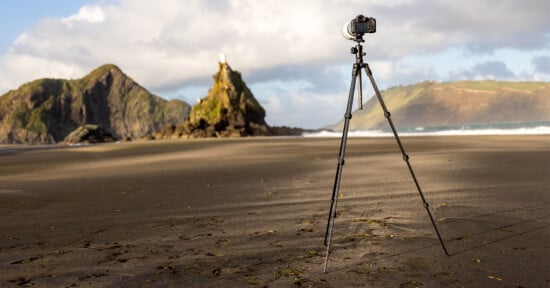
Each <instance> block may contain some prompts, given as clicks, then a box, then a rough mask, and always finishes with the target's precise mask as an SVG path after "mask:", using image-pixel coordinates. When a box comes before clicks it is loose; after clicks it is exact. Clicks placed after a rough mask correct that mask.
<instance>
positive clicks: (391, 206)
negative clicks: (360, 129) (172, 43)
mask: <svg viewBox="0 0 550 288" xmlns="http://www.w3.org/2000/svg"><path fill="white" fill-rule="evenodd" d="M339 144H340V140H339V139H336V138H333V139H311V138H246V139H228V140H193V141H151V142H135V143H121V144H106V145H96V146H83V147H57V146H55V148H53V149H49V148H45V147H41V148H32V147H25V146H2V147H0V287H19V286H22V287H293V286H302V287H550V241H549V239H550V136H548V135H545V136H468V137H464V136H461V137H407V138H403V144H404V146H405V148H406V150H407V152H408V153H409V155H410V156H411V164H412V166H413V168H414V169H415V172H416V175H417V177H418V179H419V182H420V185H421V186H422V188H423V190H424V193H425V196H426V199H427V201H428V202H429V203H430V205H431V207H430V209H431V211H432V213H433V215H434V218H435V220H436V221H437V224H438V225H439V229H440V231H441V234H442V236H443V239H444V241H445V243H446V245H447V248H448V250H449V252H450V254H451V256H449V257H447V256H445V254H444V253H443V250H442V248H441V246H440V244H439V242H438V240H437V238H436V235H435V233H434V231H433V227H432V226H431V223H430V222H429V218H428V216H427V214H426V211H425V209H424V207H423V206H422V202H421V200H420V197H419V196H418V193H417V191H416V188H415V186H414V183H413V182H412V180H411V177H410V175H409V174H408V170H407V167H406V165H405V163H404V162H403V160H402V156H401V154H400V152H399V150H398V147H397V145H396V143H395V140H394V139H393V138H352V139H350V140H349V142H348V149H347V152H348V153H347V157H346V165H345V166H344V170H343V179H342V185H341V189H340V192H341V194H340V198H339V202H338V218H337V220H336V226H335V230H334V238H333V250H332V254H331V258H330V262H329V271H328V273H323V272H322V271H323V263H324V255H325V247H324V246H323V238H324V233H325V226H326V221H327V215H328V209H329V206H330V196H331V192H332V184H333V181H334V173H335V169H336V161H337V157H336V156H337V153H338V147H339Z"/></svg>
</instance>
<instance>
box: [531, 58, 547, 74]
mask: <svg viewBox="0 0 550 288" xmlns="http://www.w3.org/2000/svg"><path fill="white" fill-rule="evenodd" d="M532 62H533V66H534V67H535V72H537V73H541V74H546V75H550V56H535V57H533V61H532Z"/></svg>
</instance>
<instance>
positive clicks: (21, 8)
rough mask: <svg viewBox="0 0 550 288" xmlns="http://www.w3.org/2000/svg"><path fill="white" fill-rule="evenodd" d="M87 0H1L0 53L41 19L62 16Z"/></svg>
mask: <svg viewBox="0 0 550 288" xmlns="http://www.w3.org/2000/svg"><path fill="white" fill-rule="evenodd" d="M89 2H90V1H88V0H71V1H59V0H3V1H2V4H1V7H2V9H0V19H1V20H0V21H2V25H1V26H0V53H5V52H6V50H7V49H8V47H9V46H10V45H11V44H12V43H13V42H14V41H15V39H16V38H17V36H19V34H20V33H22V32H24V31H26V30H28V29H31V28H32V27H33V26H34V25H37V24H38V22H39V21H40V20H41V19H44V18H54V17H64V16H67V15H72V14H74V13H75V11H78V9H79V8H80V7H82V6H84V5H86V4H87V3H89Z"/></svg>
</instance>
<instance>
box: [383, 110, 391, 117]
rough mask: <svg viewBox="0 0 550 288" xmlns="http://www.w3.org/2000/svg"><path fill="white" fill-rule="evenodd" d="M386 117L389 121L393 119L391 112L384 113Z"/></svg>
mask: <svg viewBox="0 0 550 288" xmlns="http://www.w3.org/2000/svg"><path fill="white" fill-rule="evenodd" d="M384 117H386V118H388V119H389V118H390V117H391V113H390V112H389V111H386V112H384Z"/></svg>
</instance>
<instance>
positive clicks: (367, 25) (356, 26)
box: [342, 15, 376, 40]
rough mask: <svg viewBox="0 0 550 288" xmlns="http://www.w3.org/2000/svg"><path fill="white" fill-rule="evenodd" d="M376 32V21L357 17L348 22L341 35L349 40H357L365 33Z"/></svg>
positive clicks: (361, 16) (360, 16)
mask: <svg viewBox="0 0 550 288" xmlns="http://www.w3.org/2000/svg"><path fill="white" fill-rule="evenodd" d="M375 32H376V19H374V18H372V17H366V16H363V15H359V16H357V17H355V18H354V19H352V20H350V21H348V22H347V23H346V24H345V25H344V28H343V29H342V34H344V37H345V38H346V39H349V40H359V39H361V37H362V36H363V34H365V33H375Z"/></svg>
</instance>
